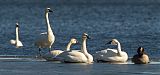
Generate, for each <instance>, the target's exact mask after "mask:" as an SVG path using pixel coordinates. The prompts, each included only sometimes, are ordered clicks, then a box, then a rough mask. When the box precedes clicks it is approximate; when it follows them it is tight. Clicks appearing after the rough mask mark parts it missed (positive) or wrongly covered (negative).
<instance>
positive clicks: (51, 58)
mask: <svg viewBox="0 0 160 75" xmlns="http://www.w3.org/2000/svg"><path fill="white" fill-rule="evenodd" d="M76 43H78V41H77V40H76V39H75V38H71V40H70V42H69V43H68V45H67V48H66V51H70V47H71V45H73V44H76ZM62 52H63V51H62V50H52V51H51V52H48V53H47V54H45V55H43V58H44V59H46V60H47V61H59V59H58V58H57V56H58V55H59V54H61V53H62Z"/></svg>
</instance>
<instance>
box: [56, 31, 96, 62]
mask: <svg viewBox="0 0 160 75" xmlns="http://www.w3.org/2000/svg"><path fill="white" fill-rule="evenodd" d="M87 38H88V34H86V33H84V34H83V36H82V47H81V52H80V51H75V50H74V51H72V50H71V51H65V52H63V53H61V54H60V55H58V56H57V57H59V59H60V61H61V62H65V63H92V62H93V57H92V55H91V54H89V53H88V52H87V48H86V40H87Z"/></svg>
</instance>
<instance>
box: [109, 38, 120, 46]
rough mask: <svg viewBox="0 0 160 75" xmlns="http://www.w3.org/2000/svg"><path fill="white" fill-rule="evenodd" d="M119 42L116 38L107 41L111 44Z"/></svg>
mask: <svg viewBox="0 0 160 75" xmlns="http://www.w3.org/2000/svg"><path fill="white" fill-rule="evenodd" d="M118 43H119V42H118V40H117V39H112V40H111V41H110V42H109V44H111V45H117V44H118Z"/></svg>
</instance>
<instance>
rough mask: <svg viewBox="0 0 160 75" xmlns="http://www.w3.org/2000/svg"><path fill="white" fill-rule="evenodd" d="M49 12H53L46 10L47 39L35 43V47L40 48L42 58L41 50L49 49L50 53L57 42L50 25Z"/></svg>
mask: <svg viewBox="0 0 160 75" xmlns="http://www.w3.org/2000/svg"><path fill="white" fill-rule="evenodd" d="M49 12H52V10H51V9H50V8H46V10H45V17H46V23H47V37H46V38H41V39H38V40H37V41H36V42H35V46H37V47H38V48H39V54H40V56H41V48H49V52H50V50H51V47H52V44H53V43H54V41H55V36H54V34H53V32H52V28H51V26H50V23H49V18H48V14H49Z"/></svg>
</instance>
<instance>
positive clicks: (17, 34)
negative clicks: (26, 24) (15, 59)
mask: <svg viewBox="0 0 160 75" xmlns="http://www.w3.org/2000/svg"><path fill="white" fill-rule="evenodd" d="M10 43H11V44H13V45H15V46H16V48H19V47H22V46H23V44H22V42H21V41H20V40H19V25H18V23H16V40H10Z"/></svg>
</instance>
